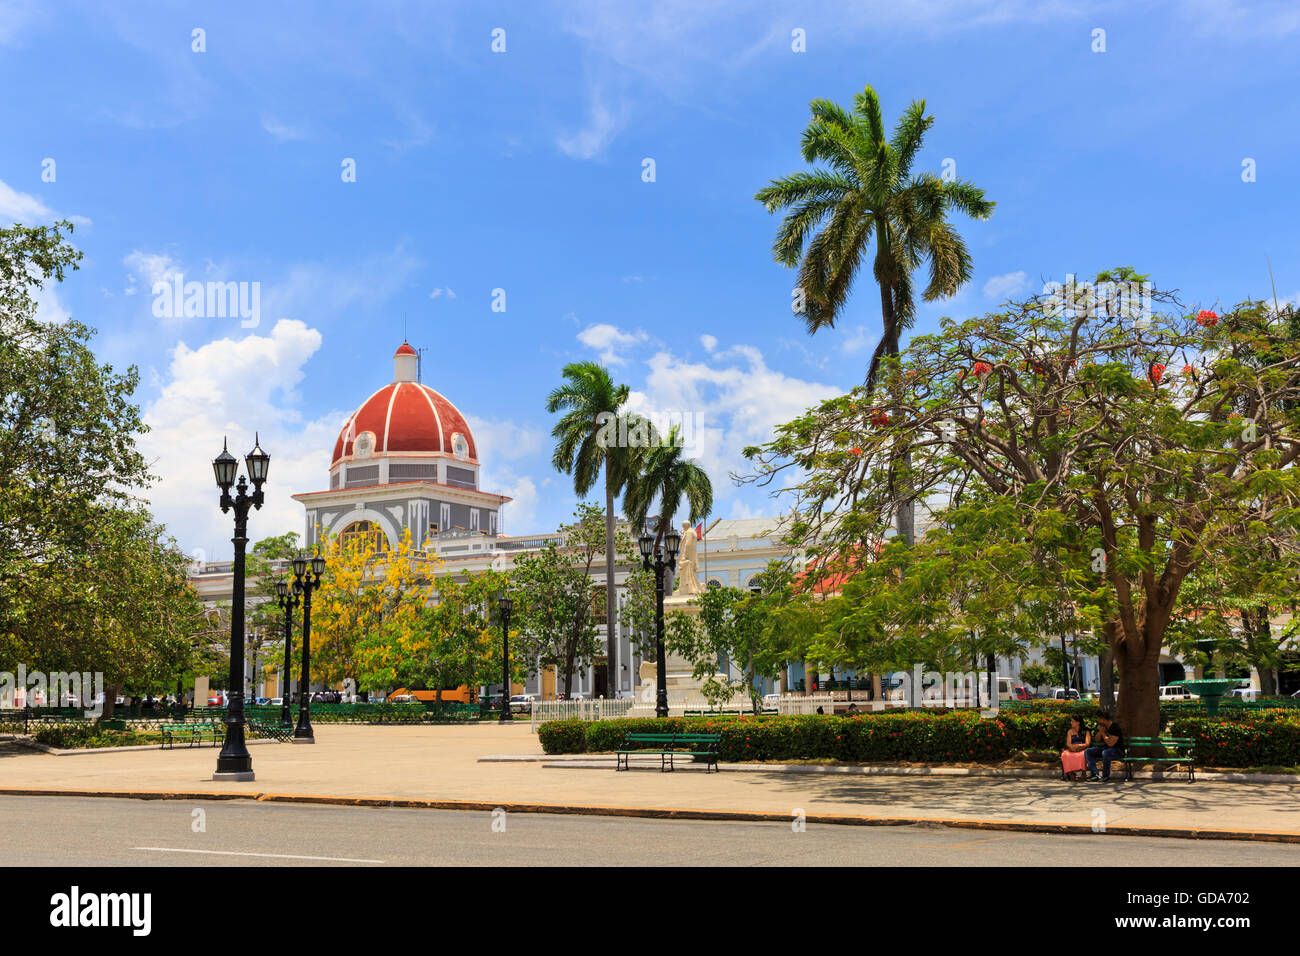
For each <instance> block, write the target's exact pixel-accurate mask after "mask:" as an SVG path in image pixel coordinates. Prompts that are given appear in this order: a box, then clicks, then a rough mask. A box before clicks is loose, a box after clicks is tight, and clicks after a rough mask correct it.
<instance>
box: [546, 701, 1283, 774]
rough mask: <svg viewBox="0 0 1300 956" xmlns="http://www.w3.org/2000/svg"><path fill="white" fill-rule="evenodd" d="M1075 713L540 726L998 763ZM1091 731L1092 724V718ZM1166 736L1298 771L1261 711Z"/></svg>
mask: <svg viewBox="0 0 1300 956" xmlns="http://www.w3.org/2000/svg"><path fill="white" fill-rule="evenodd" d="M1069 721H1070V710H1069V709H1065V708H1057V709H1056V710H1055V711H1052V710H1042V711H1020V712H1010V713H1008V712H1003V713H999V714H998V716H997V717H996V718H990V719H988V720H985V719H982V718H980V717H979V715H978V714H977V713H975V712H973V711H936V710H927V711H895V712H888V713H877V714H864V715H857V716H853V717H832V716H822V715H809V716H787V717H751V716H746V717H740V718H730V719H725V720H718V719H714V718H709V717H689V718H682V717H669V718H667V719H664V720H658V719H656V718H653V717H650V718H623V719H613V720H599V721H582V720H557V721H549V722H547V723H545V724H542V726H541V727H539V728H538V737H539V739H540V740H541V744H542V749H543V750H544V751H545V752H546V753H548V754H581V753H609V752H611V751H613V750H615V749H617V748H618V746H619V745H620V744H621V743H622V740H623V737H624V735H626V734H629V733H716V734H719V735H721V738H722V739H721V742H720V746H719V753H718V759H719V760H722V761H728V762H737V761H747V760H843V761H849V762H863V763H867V762H879V761H912V762H920V763H996V762H998V761H1001V760H1005V759H1006V758H1007V757H1009V756H1011V755H1012V754H1014V753H1017V752H1019V751H1054V750H1060V749H1061V747H1062V746H1063V744H1064V741H1065V734H1066V730H1067V729H1068V727H1069ZM1089 726H1093V721H1092V719H1091V718H1090V719H1089ZM1169 732H1170V733H1172V734H1173V735H1175V736H1180V737H1192V738H1193V739H1195V740H1196V741H1197V762H1198V763H1200V764H1202V765H1205V766H1221V767H1283V766H1285V767H1297V766H1300V717H1297V715H1295V714H1294V713H1293V712H1292V713H1288V712H1285V711H1277V712H1256V713H1253V714H1237V715H1233V716H1230V717H1223V718H1219V719H1216V720H1210V719H1209V718H1206V717H1184V718H1179V719H1177V720H1175V721H1173V722H1172V725H1171V726H1170V728H1169Z"/></svg>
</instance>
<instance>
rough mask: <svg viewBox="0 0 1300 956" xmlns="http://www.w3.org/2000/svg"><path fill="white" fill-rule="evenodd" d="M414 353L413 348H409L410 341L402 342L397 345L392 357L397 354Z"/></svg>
mask: <svg viewBox="0 0 1300 956" xmlns="http://www.w3.org/2000/svg"><path fill="white" fill-rule="evenodd" d="M414 354H415V349H413V348H411V345H410V343H409V342H403V343H402V344H401V345H399V346H398V347H397V351H396V352H394V353H393V357H394V358H396V357H397V356H399V355H414Z"/></svg>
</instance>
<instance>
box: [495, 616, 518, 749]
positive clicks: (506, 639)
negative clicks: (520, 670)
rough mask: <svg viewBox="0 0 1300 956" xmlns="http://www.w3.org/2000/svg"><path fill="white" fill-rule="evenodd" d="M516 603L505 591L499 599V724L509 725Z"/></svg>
mask: <svg viewBox="0 0 1300 956" xmlns="http://www.w3.org/2000/svg"><path fill="white" fill-rule="evenodd" d="M514 606H515V602H514V600H513V599H512V598H511V597H510V595H508V594H506V593H505V592H504V591H502V592H501V594H500V595H499V596H498V597H497V609H498V610H499V611H500V612H501V717H500V720H499V721H498V722H499V723H502V724H505V723H509V722H510V720H511V717H510V612H511V611H512V610H513V609H514Z"/></svg>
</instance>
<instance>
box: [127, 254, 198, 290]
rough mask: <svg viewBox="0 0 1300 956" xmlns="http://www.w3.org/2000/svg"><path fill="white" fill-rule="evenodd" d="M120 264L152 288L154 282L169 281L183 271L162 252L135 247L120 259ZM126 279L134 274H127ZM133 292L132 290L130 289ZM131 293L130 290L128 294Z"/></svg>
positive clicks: (182, 268) (173, 260)
mask: <svg viewBox="0 0 1300 956" xmlns="http://www.w3.org/2000/svg"><path fill="white" fill-rule="evenodd" d="M122 264H123V265H124V266H126V267H127V268H128V269H130V270H131V271H132V272H133V273H134V274H135V276H139V277H140V278H141V279H143V280H144V283H145V285H147V286H149V288H151V289H152V288H153V284H154V283H155V282H171V281H172V280H173V279H174V278H175V277H176V276H177V275H180V274H183V273H184V272H185V269H184V267H183V266H182V265H181V264H180V263H179V262H177V261H176V260H175V259H173V258H172V257H171V256H169V255H167V254H166V253H164V252H141V251H140V250H139V249H135V250H133V251H131V252H129V253H127V255H126V256H125V257H124V258H123V259H122ZM127 278H128V281H129V280H131V279H133V278H134V276H128V277H127ZM132 292H134V290H132ZM129 294H131V293H130V292H129V293H128V295H129Z"/></svg>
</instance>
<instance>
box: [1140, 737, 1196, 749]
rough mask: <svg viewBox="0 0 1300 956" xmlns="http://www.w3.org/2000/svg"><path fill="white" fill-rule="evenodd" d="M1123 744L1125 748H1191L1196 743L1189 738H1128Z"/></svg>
mask: <svg viewBox="0 0 1300 956" xmlns="http://www.w3.org/2000/svg"><path fill="white" fill-rule="evenodd" d="M1124 744H1125V746H1127V747H1192V746H1195V744H1196V741H1194V740H1193V739H1192V738H1191V737H1128V738H1126V739H1125V741H1124Z"/></svg>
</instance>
